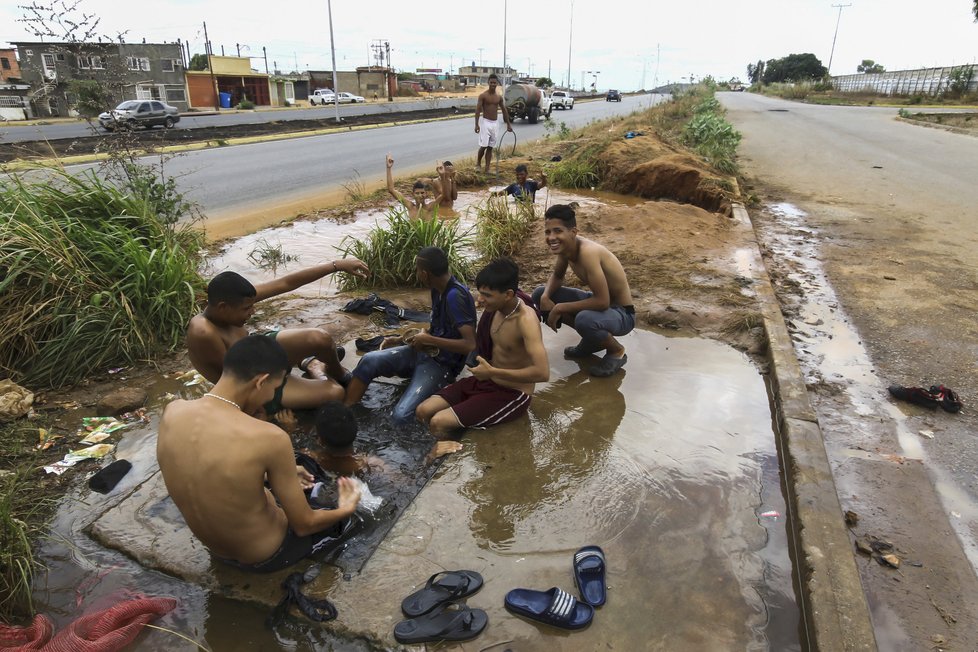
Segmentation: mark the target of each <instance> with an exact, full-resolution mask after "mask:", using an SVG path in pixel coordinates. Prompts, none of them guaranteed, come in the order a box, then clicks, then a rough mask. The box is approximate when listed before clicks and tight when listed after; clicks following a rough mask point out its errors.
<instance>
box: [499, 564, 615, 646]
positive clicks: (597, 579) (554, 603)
mask: <svg viewBox="0 0 978 652" xmlns="http://www.w3.org/2000/svg"><path fill="white" fill-rule="evenodd" d="M574 583H575V584H577V589H578V591H580V594H581V599H580V600H578V599H577V598H575V597H574V596H573V595H571V594H570V593H568V592H566V591H564V590H563V589H561V588H558V587H556V586H555V587H553V588H552V589H550V590H549V591H535V590H533V589H513V590H512V591H510V592H509V593H507V594H506V609H508V610H509V611H511V612H512V613H514V614H516V615H517V616H522V617H524V618H529V619H530V620H535V621H537V622H541V623H545V624H547V625H551V626H553V627H559V628H561V629H584V628H585V627H587V626H588V625H590V624H591V620H592V619H593V618H594V609H595V608H596V607H600V606H601V605H603V604H604V603H605V602H606V601H607V599H608V594H607V586H606V584H605V558H604V551H603V550H602V549H601V548H599V547H598V546H584V547H583V548H581V549H580V550H578V551H577V552H576V553H574Z"/></svg>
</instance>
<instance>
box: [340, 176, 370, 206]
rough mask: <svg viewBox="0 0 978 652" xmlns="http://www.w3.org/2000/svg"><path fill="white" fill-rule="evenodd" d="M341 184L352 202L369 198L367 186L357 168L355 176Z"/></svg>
mask: <svg viewBox="0 0 978 652" xmlns="http://www.w3.org/2000/svg"><path fill="white" fill-rule="evenodd" d="M340 186H342V188H343V190H345V191H346V197H347V199H349V200H350V201H351V202H361V201H363V200H364V199H366V198H367V186H366V185H364V183H363V179H361V178H360V172H359V171H357V170H354V171H353V176H351V177H350V178H349V179H348V180H347V181H346V183H341V184H340Z"/></svg>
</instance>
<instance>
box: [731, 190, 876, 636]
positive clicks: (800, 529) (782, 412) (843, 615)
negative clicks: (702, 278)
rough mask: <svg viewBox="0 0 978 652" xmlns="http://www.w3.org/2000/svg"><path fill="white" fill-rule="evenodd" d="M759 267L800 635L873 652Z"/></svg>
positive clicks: (786, 342) (784, 338) (839, 523)
mask: <svg viewBox="0 0 978 652" xmlns="http://www.w3.org/2000/svg"><path fill="white" fill-rule="evenodd" d="M733 212H734V217H735V218H736V219H737V220H738V221H742V222H743V223H744V224H753V222H752V221H751V219H750V215H749V213H748V212H747V209H746V208H744V206H743V205H742V204H739V203H734V205H733ZM755 233H756V231H755ZM757 260H758V273H757V274H756V277H755V280H756V281H757V283H756V285H755V287H756V289H757V299H758V302H759V303H760V306H761V314H762V317H763V319H764V330H765V333H766V334H767V339H768V361H769V363H770V368H771V374H770V379H771V380H770V382H771V385H770V386H771V394H772V399H771V405H772V409H773V411H774V424H775V428H776V429H777V437H778V449H779V452H780V457H781V460H782V466H781V468H782V471H783V473H784V484H785V488H786V492H787V494H788V495H787V505H788V509H789V510H790V512H791V514H790V515H791V523H792V531H791V532H790V534H789V538H791V539H792V540H793V541H792V545H793V555H792V558H793V560H794V564H795V569H796V573H797V581H798V583H799V586H800V595H799V596H798V601H799V605H798V606H799V609H800V611H801V618H802V625H803V635H807V639H808V640H807V644H808V646H809V649H812V650H824V651H832V652H836V651H839V650H876V649H877V645H876V636H875V633H874V631H873V624H872V620H871V618H870V613H869V606H868V604H867V602H866V596H865V593H864V592H863V587H862V583H861V582H860V580H859V571H858V569H857V568H856V560H855V557H854V554H853V546H852V543H851V541H850V539H849V534H848V531H847V530H846V527H845V524H844V523H843V520H842V506H841V504H840V503H839V496H838V493H837V492H836V488H835V481H834V479H833V478H832V468H831V466H830V465H829V459H828V455H827V454H826V452H825V444H824V442H823V439H822V430H821V428H820V427H819V425H818V418H817V416H816V414H815V410H814V409H813V408H812V406H811V403H810V402H809V400H808V390H807V388H806V387H805V381H804V378H803V376H802V373H801V367H800V365H799V364H798V359H797V357H795V351H794V346H793V345H792V342H791V336H790V335H789V333H788V327H787V325H786V324H785V321H784V316H783V315H782V314H781V307H780V305H779V304H778V300H777V297H776V296H775V294H774V288H773V286H772V284H771V279H770V277H769V276H768V274H767V270H766V269H765V268H764V265H763V262H762V259H761V258H760V252H758V254H757Z"/></svg>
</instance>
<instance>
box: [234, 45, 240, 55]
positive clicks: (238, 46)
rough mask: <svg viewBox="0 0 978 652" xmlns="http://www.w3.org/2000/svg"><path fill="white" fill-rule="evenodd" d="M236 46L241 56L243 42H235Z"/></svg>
mask: <svg viewBox="0 0 978 652" xmlns="http://www.w3.org/2000/svg"><path fill="white" fill-rule="evenodd" d="M234 47H236V48H238V56H239V57H240V56H241V44H240V43H235V44H234Z"/></svg>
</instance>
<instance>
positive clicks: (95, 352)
mask: <svg viewBox="0 0 978 652" xmlns="http://www.w3.org/2000/svg"><path fill="white" fill-rule="evenodd" d="M137 180H138V181H139V183H135V184H133V183H126V182H125V180H123V181H122V183H121V184H116V185H111V184H109V183H107V182H105V181H102V180H100V179H99V178H98V177H97V176H96V175H95V174H94V173H91V172H89V173H84V174H81V175H77V176H72V175H70V174H68V173H66V172H60V173H51V175H49V176H48V177H47V178H46V179H45V180H43V181H29V182H28V181H24V180H23V179H20V178H16V177H14V178H11V179H9V180H8V181H6V182H4V183H3V184H2V185H0V375H4V376H8V377H10V378H12V379H14V380H15V381H16V382H19V383H21V384H27V385H29V386H32V387H35V388H42V389H51V388H59V387H64V386H68V385H71V384H73V383H75V382H77V381H79V380H81V379H82V378H84V377H85V376H86V375H88V374H90V373H91V372H92V370H93V369H98V368H101V367H106V366H116V365H120V364H131V363H133V362H135V361H137V360H144V359H147V358H151V357H153V356H154V355H156V354H158V353H161V352H166V351H172V350H174V349H175V348H176V347H178V346H180V345H181V344H182V343H183V338H184V329H185V328H186V324H187V321H188V320H189V319H190V317H191V316H192V315H193V314H194V312H195V311H196V307H197V301H196V299H197V295H198V293H199V292H201V291H202V288H203V281H202V279H201V277H200V274H199V273H198V268H199V267H200V262H201V245H202V242H203V235H202V233H201V232H200V231H198V230H196V229H193V228H192V225H191V224H184V225H178V224H177V223H176V217H175V216H174V214H173V213H172V211H176V210H179V209H180V207H181V206H183V205H184V203H183V201H182V198H181V197H179V196H178V195H177V196H173V195H172V194H169V195H168V194H167V192H166V190H165V189H160V188H159V187H158V186H157V185H155V184H153V183H151V182H149V181H148V180H147V179H146V178H145V177H144V176H138V177H137ZM171 190H172V189H171ZM160 197H164V198H167V201H168V202H172V203H170V204H168V206H169V208H168V209H165V210H163V209H162V207H161V205H159V204H158V200H159V199H160ZM167 211H169V212H167Z"/></svg>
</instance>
